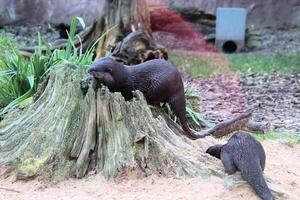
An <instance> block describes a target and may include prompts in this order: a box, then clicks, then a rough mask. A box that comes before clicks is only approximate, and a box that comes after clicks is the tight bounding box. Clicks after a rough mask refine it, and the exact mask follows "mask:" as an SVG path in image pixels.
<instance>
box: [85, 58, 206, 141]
mask: <svg viewBox="0 0 300 200" xmlns="http://www.w3.org/2000/svg"><path fill="white" fill-rule="evenodd" d="M88 73H89V74H90V75H92V76H93V77H94V78H95V79H96V80H97V82H98V84H101V83H102V84H104V85H106V86H107V87H108V89H109V90H110V91H111V92H121V94H122V95H123V96H124V97H125V99H126V100H129V99H132V98H133V94H132V91H135V90H139V91H141V92H142V93H143V94H144V96H145V98H146V100H147V102H148V103H149V104H151V105H155V106H159V105H160V102H167V103H169V104H170V106H171V109H172V111H173V112H174V114H175V115H176V116H177V117H178V118H179V120H180V122H181V125H182V129H183V130H184V133H185V135H186V136H187V137H189V138H191V139H193V140H195V139H198V138H202V137H205V136H206V135H197V134H195V133H194V132H193V131H192V130H191V129H190V128H189V127H188V124H187V119H186V116H185V112H186V110H185V97H184V88H183V82H182V79H181V76H180V73H179V71H178V70H177V69H176V67H174V66H173V65H171V64H170V63H169V62H167V61H165V60H163V59H154V60H149V61H147V62H144V63H141V64H138V65H135V66H126V65H123V64H122V63H119V62H117V61H115V60H114V59H113V58H110V57H104V58H101V59H99V60H96V61H94V62H93V63H92V65H91V66H90V67H89V69H88Z"/></svg>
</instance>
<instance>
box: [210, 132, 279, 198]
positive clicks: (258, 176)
mask: <svg viewBox="0 0 300 200" xmlns="http://www.w3.org/2000/svg"><path fill="white" fill-rule="evenodd" d="M206 153H209V154H210V155H212V156H214V157H216V158H219V159H221V160H222V163H223V165H224V168H225V172H226V173H228V174H233V173H235V172H236V171H237V170H239V171H241V174H242V177H243V178H244V179H245V180H246V181H247V182H248V183H249V184H250V185H251V186H252V188H253V189H254V190H255V192H256V193H257V194H258V196H259V197H260V198H261V199H263V200H274V197H273V195H272V193H271V192H270V190H269V188H268V186H267V184H266V181H265V179H264V177H263V171H264V169H265V161H266V154H265V151H264V149H263V147H262V145H261V144H260V143H259V142H258V141H257V140H255V139H254V138H253V137H252V136H251V135H250V134H248V133H246V132H243V131H240V132H238V133H235V134H234V135H233V136H232V137H231V138H230V139H229V141H228V142H227V144H224V145H221V144H217V145H214V146H211V147H209V148H208V149H207V151H206Z"/></svg>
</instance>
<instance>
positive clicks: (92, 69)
mask: <svg viewBox="0 0 300 200" xmlns="http://www.w3.org/2000/svg"><path fill="white" fill-rule="evenodd" d="M95 71H96V69H95V67H90V68H89V69H88V71H87V72H88V74H92V73H93V72H95Z"/></svg>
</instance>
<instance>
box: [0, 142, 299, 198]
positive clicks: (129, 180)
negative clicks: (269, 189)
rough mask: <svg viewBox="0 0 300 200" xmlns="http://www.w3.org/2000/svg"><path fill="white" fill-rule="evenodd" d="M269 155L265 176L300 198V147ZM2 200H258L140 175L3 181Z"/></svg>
mask: <svg viewBox="0 0 300 200" xmlns="http://www.w3.org/2000/svg"><path fill="white" fill-rule="evenodd" d="M263 145H264V148H265V151H266V153H267V164H266V170H265V174H266V175H267V176H268V177H272V180H273V181H274V183H275V184H276V185H277V186H278V187H279V189H280V190H281V191H283V192H285V193H287V194H289V197H288V198H282V197H281V198H280V199H293V200H294V199H295V200H296V199H299V198H297V197H299V196H300V145H296V146H295V145H294V146H288V145H286V144H282V143H279V142H276V141H264V142H263ZM0 199H1V200H19V199H20V200H21V199H22V200H23V199H26V200H37V199H39V200H40V199H43V200H52V199H54V200H93V199H118V200H119V199H147V200H149V199H156V200H159V199H163V200H168V199H170V200H171V199H172V200H174V199H205V200H207V199H208V200H216V199H222V200H229V199H247V200H258V198H257V197H256V195H255V193H254V192H253V191H252V190H251V188H250V187H249V186H248V185H246V184H242V185H237V186H234V187H233V188H232V189H228V188H226V187H225V185H224V180H223V179H221V178H218V177H211V178H209V179H205V180H203V179H201V178H193V179H187V180H179V179H175V178H172V177H168V178H166V177H158V176H150V177H147V178H138V175H137V174H130V175H121V176H120V177H118V178H116V179H115V180H109V181H107V180H105V179H104V178H103V177H102V176H101V175H100V174H98V175H89V176H88V177H86V178H83V179H80V180H78V179H69V180H66V181H63V182H60V183H58V184H53V183H47V182H46V183H45V182H42V181H38V180H33V181H29V182H22V181H17V182H12V181H11V180H10V179H9V178H8V179H6V180H1V181H0Z"/></svg>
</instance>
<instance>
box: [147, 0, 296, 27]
mask: <svg viewBox="0 0 300 200" xmlns="http://www.w3.org/2000/svg"><path fill="white" fill-rule="evenodd" d="M149 1H152V0H149ZM152 2H154V3H161V2H159V1H157V0H156V1H152ZM162 2H165V3H167V4H168V5H169V6H177V7H198V8H203V9H205V10H209V11H211V12H214V13H215V11H216V9H217V8H218V7H241V8H246V9H247V10H248V25H251V24H254V25H256V26H272V27H283V26H287V27H292V26H300V0H164V1H162Z"/></svg>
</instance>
